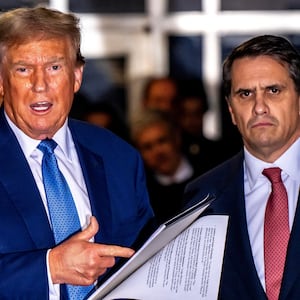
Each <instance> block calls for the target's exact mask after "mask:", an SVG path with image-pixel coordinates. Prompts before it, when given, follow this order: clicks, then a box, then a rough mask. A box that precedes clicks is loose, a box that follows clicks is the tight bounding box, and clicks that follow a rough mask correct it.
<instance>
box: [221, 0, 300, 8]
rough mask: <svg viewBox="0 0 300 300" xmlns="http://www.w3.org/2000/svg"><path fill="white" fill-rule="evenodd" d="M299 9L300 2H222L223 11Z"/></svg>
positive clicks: (280, 0) (289, 0) (271, 0)
mask: <svg viewBox="0 0 300 300" xmlns="http://www.w3.org/2000/svg"><path fill="white" fill-rule="evenodd" d="M299 8H300V1H299V0H276V1H274V0H251V1H249V0H238V1H236V0H221V10H287V9H299Z"/></svg>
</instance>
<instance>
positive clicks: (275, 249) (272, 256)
mask: <svg viewBox="0 0 300 300" xmlns="http://www.w3.org/2000/svg"><path fill="white" fill-rule="evenodd" d="M262 173H263V175H265V176H266V177H267V178H268V179H269V180H270V181H271V185H272V192H271V194H270V197H269V200H268V203H267V207H266V212H265V227H264V257H265V279H266V294H267V296H268V299H269V300H278V297H279V292H280V287H281V280H282V275H283V270H284V264H285V257H286V250H287V245H288V241H289V235H290V230H289V218H288V197H287V192H286V189H285V186H284V184H283V182H282V180H281V169H280V168H268V169H264V170H263V172H262Z"/></svg>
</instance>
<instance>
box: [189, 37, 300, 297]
mask: <svg viewBox="0 0 300 300" xmlns="http://www.w3.org/2000/svg"><path fill="white" fill-rule="evenodd" d="M223 83H224V93H225V96H226V100H227V103H228V108H229V112H230V115H231V119H232V122H233V123H234V124H235V125H236V126H237V128H238V129H239V131H240V134H241V136H242V139H243V144H244V148H243V150H242V151H241V152H240V153H238V154H237V155H236V156H234V157H233V158H231V159H229V160H228V161H226V162H224V163H223V164H221V165H219V166H217V167H216V168H214V169H213V170H210V171H209V172H207V173H206V174H204V175H202V176H201V177H199V178H198V179H196V180H195V181H193V182H192V183H190V184H189V185H188V186H187V188H186V191H185V199H186V201H188V203H189V205H192V204H193V203H195V202H196V201H197V200H199V199H202V197H203V196H204V195H206V194H207V193H210V194H212V195H214V196H215V197H216V200H215V201H214V202H213V203H212V205H211V206H210V208H209V209H208V210H207V214H224V215H229V226H228V234H227V240H226V245H225V253H224V262H223V270H222V276H221V284H220V291H219V298H220V299H225V300H228V299H230V300H235V299H236V300H240V299H243V300H247V299H249V300H253V299H255V300H260V299H269V300H274V299H281V300H283V299H286V300H293V299H299V298H300V268H299V267H298V266H299V265H300V239H299V235H300V210H299V209H300V208H299V204H298V197H299V195H298V194H299V185H300V172H299V171H300V140H299V128H300V127H299V125H300V122H299V120H300V119H299V114H300V56H299V54H298V52H297V51H296V50H295V48H294V47H293V46H292V45H291V44H290V42H289V41H287V40H286V39H285V38H283V37H279V36H271V35H264V36H258V37H254V38H252V39H250V40H248V41H246V42H244V43H243V44H242V45H240V46H238V47H237V48H235V49H234V50H233V51H232V53H231V54H230V55H229V56H228V57H227V59H226V60H225V62H224V65H223ZM228 142H230V141H228ZM270 168H271V169H270ZM265 169H269V170H272V172H273V171H274V170H279V176H278V178H279V179H277V183H278V184H279V185H280V186H281V190H286V192H284V193H283V194H284V195H285V196H282V198H281V199H280V201H279V202H277V204H279V205H282V204H284V205H285V206H286V207H285V208H286V209H283V208H281V209H279V212H278V211H277V210H276V211H277V213H278V215H276V218H274V223H272V227H271V228H270V226H269V225H270V221H269V220H270V218H271V217H270V215H271V214H270V210H269V208H270V206H271V204H270V205H269V203H272V202H270V200H271V196H270V200H269V201H268V199H269V195H270V192H271V189H273V188H272V186H273V185H271V181H270V180H271V179H268V176H270V175H268V171H266V170H265ZM280 169H281V170H280ZM280 171H281V173H280ZM280 175H281V176H280ZM280 179H282V181H283V183H284V186H283V187H282V184H281V180H280ZM277 183H276V184H277ZM276 184H275V183H274V186H275V185H276ZM276 186H278V185H276ZM275 190H276V188H275V187H274V189H273V194H272V195H274V197H273V196H272V199H273V200H275V198H277V197H275V194H276V192H275ZM283 194H281V195H283ZM284 200H285V201H284ZM267 203H268V205H267ZM273 203H275V202H273ZM284 213H286V217H283V214H284ZM278 222H282V223H280V224H279V226H277V225H278V224H277V223H278ZM283 228H285V230H284V234H283V235H281V233H280V231H281V230H282V229H283ZM277 230H278V231H277ZM274 234H275V235H274ZM274 242H275V243H274ZM273 243H274V244H273ZM270 245H272V249H271V252H275V253H276V256H275V257H273V258H272V257H271V256H270V254H269V252H268V249H269V246H270ZM275 271H276V272H275ZM277 271H278V272H277ZM271 273H272V274H271ZM270 275H271V276H270Z"/></svg>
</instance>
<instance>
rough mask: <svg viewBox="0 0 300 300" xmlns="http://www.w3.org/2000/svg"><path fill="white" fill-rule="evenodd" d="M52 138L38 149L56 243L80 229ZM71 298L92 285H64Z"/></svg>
mask: <svg viewBox="0 0 300 300" xmlns="http://www.w3.org/2000/svg"><path fill="white" fill-rule="evenodd" d="M56 146H57V144H56V142H55V141H54V140H49V139H46V140H43V141H41V142H40V144H39V145H38V149H39V150H41V151H42V152H43V154H44V155H43V161H42V174H43V182H44V188H45V192H46V198H47V204H48V209H49V214H50V220H51V224H52V230H53V234H54V239H55V242H56V244H59V243H60V242H62V241H63V240H65V239H67V238H68V237H69V236H70V235H72V234H74V233H75V232H77V231H79V230H80V229H81V226H80V221H79V217H78V213H77V209H76V206H75V203H74V200H73V197H72V194H71V191H70V189H69V186H68V184H67V182H66V180H65V178H64V176H63V174H62V173H61V172H60V170H59V168H58V165H57V161H56V157H55V154H54V149H55V147H56ZM66 288H67V293H68V297H69V299H70V300H71V299H72V300H73V299H74V300H81V299H84V298H85V296H86V295H87V294H88V293H89V292H90V291H91V289H92V288H93V286H73V285H66Z"/></svg>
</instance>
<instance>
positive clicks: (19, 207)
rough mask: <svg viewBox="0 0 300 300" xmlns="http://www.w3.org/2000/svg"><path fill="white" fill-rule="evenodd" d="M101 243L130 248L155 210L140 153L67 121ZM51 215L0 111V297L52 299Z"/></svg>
mask: <svg viewBox="0 0 300 300" xmlns="http://www.w3.org/2000/svg"><path fill="white" fill-rule="evenodd" d="M69 127H70V129H71V132H72V136H73V139H74V143H75V145H76V149H77V152H78V156H79V160H80V164H81V167H82V171H83V175H84V177H85V181H86V186H87V191H88V195H89V198H90V203H91V208H92V214H93V215H94V216H96V218H97V220H98V222H99V225H100V230H99V232H98V233H97V234H96V236H95V241H96V242H98V243H106V244H118V245H123V246H131V245H132V244H133V242H134V241H135V240H136V239H137V237H138V234H139V232H140V231H141V229H142V228H143V227H144V226H145V224H146V223H147V222H148V221H149V220H150V219H151V218H152V216H153V212H152V209H151V207H150V206H149V199H148V194H147V190H146V185H145V178H144V170H143V167H142V162H141V159H140V156H139V155H138V154H137V152H136V151H135V150H134V149H133V148H132V147H131V146H129V145H128V144H127V143H125V142H124V141H122V140H121V139H119V138H117V137H116V136H115V135H113V134H111V133H110V132H109V131H107V130H105V129H100V128H98V127H95V126H91V125H89V124H86V123H82V122H79V121H75V120H70V121H69ZM53 246H54V240H53V235H52V231H51V228H50V226H49V222H48V218H47V215H46V213H45V209H44V206H43V203H42V200H41V197H40V194H39V191H38V188H37V186H36V183H35V180H34V178H33V175H32V173H31V170H30V168H29V165H28V163H27V161H26V159H25V157H24V155H23V152H22V150H21V148H20V146H19V143H18V141H17V139H16V137H15V135H14V133H13V132H12V130H11V129H10V127H9V126H8V124H7V122H6V120H5V117H4V114H3V111H1V114H0V299H30V300H32V299H39V300H40V299H48V280H47V271H46V252H47V249H49V248H52V247H53Z"/></svg>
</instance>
